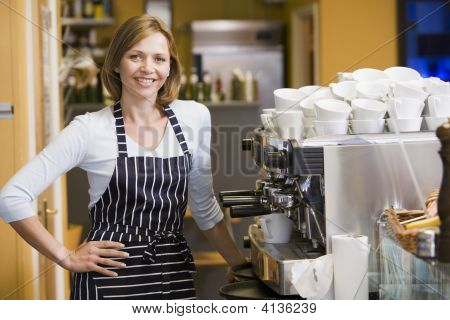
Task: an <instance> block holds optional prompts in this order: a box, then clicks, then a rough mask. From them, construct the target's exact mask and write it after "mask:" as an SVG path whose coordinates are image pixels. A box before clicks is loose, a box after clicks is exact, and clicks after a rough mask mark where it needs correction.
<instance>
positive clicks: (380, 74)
mask: <svg viewBox="0 0 450 320" xmlns="http://www.w3.org/2000/svg"><path fill="white" fill-rule="evenodd" d="M387 78H388V76H387V74H386V73H384V71H381V70H378V69H373V68H361V69H358V70H355V71H353V79H355V80H356V81H359V82H370V81H377V80H380V79H387Z"/></svg>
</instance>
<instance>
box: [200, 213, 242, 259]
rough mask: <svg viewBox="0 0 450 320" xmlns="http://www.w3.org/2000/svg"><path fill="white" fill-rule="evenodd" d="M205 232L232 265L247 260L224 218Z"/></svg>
mask: <svg viewBox="0 0 450 320" xmlns="http://www.w3.org/2000/svg"><path fill="white" fill-rule="evenodd" d="M203 234H204V235H205V236H206V238H207V239H208V241H209V242H210V243H211V244H212V245H213V246H214V248H215V249H216V250H217V251H219V253H220V254H221V255H222V257H223V258H224V259H225V261H226V262H227V263H228V264H229V265H230V266H231V267H232V266H235V265H238V264H242V263H245V262H246V260H245V257H244V255H243V254H242V252H241V251H240V250H239V248H238V247H237V245H236V243H235V242H234V240H233V239H232V238H231V235H230V232H229V231H228V228H227V225H226V224H225V220H224V219H222V220H221V221H220V222H219V223H217V224H216V225H215V226H214V227H212V228H211V229H209V230H203Z"/></svg>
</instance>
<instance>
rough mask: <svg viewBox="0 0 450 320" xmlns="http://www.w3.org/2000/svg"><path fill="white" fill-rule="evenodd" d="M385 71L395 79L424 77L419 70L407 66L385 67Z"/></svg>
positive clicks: (408, 79) (404, 79) (407, 79)
mask: <svg viewBox="0 0 450 320" xmlns="http://www.w3.org/2000/svg"><path fill="white" fill-rule="evenodd" d="M384 73H386V74H387V76H388V77H389V78H390V79H392V80H394V81H410V80H420V79H421V78H422V77H421V76H420V73H419V72H417V71H416V70H414V69H411V68H407V67H390V68H387V69H384Z"/></svg>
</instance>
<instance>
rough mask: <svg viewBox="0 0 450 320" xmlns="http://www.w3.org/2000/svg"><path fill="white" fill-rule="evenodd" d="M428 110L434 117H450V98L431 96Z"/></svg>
mask: <svg viewBox="0 0 450 320" xmlns="http://www.w3.org/2000/svg"><path fill="white" fill-rule="evenodd" d="M428 109H429V111H430V116H432V117H450V96H446V95H437V96H429V97H428Z"/></svg>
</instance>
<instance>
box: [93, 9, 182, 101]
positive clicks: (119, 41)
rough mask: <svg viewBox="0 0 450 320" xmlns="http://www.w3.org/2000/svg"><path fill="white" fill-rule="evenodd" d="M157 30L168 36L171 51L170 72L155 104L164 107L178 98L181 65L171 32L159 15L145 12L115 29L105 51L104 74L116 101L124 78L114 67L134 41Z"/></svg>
mask: <svg viewBox="0 0 450 320" xmlns="http://www.w3.org/2000/svg"><path fill="white" fill-rule="evenodd" d="M156 32H160V33H161V34H163V35H164V36H165V37H166V39H167V42H168V45H169V53H170V73H169V76H168V77H167V79H166V82H165V83H164V85H163V86H162V88H161V89H159V91H158V97H157V98H156V104H157V105H158V106H161V107H163V106H166V105H167V104H169V103H171V102H172V101H173V100H175V99H176V98H177V96H178V90H179V87H180V78H181V65H180V61H179V59H178V53H177V48H176V46H175V40H174V38H173V35H172V32H171V31H170V29H169V28H168V27H167V26H166V25H165V24H164V22H163V21H162V20H161V19H159V18H158V17H153V16H149V15H147V14H143V15H141V16H135V17H132V18H130V19H128V20H127V21H125V22H124V23H123V24H122V25H121V26H120V27H119V28H118V29H117V30H116V32H115V33H114V35H113V38H112V40H111V43H110V44H109V47H108V50H107V52H106V57H105V63H104V64H103V67H102V71H101V78H102V82H103V85H104V86H105V88H106V89H107V90H108V92H109V93H110V95H111V97H112V99H113V100H114V101H117V100H119V99H120V97H121V95H122V82H121V81H120V76H119V75H118V73H117V72H115V71H114V70H115V69H116V68H117V67H119V64H120V60H121V59H122V57H123V56H124V55H125V53H126V52H127V51H128V50H130V49H131V48H132V47H133V46H134V45H135V44H137V43H138V42H139V41H141V40H142V39H144V38H145V37H148V36H149V35H151V34H153V33H156Z"/></svg>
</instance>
